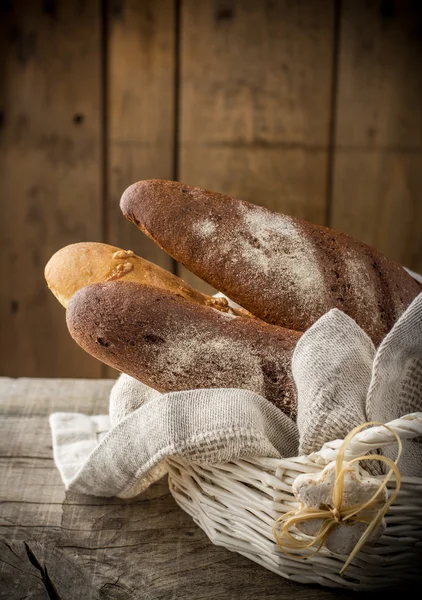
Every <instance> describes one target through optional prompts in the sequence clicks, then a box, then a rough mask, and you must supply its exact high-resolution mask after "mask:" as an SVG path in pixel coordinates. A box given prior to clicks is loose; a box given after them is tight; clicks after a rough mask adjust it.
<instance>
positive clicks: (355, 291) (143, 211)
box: [121, 180, 422, 344]
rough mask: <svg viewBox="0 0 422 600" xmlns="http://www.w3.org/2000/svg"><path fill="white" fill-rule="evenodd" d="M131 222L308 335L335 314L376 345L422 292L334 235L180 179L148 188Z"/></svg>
mask: <svg viewBox="0 0 422 600" xmlns="http://www.w3.org/2000/svg"><path fill="white" fill-rule="evenodd" d="M121 209H122V211H123V213H124V215H125V216H126V217H127V218H128V219H129V220H130V221H132V222H133V223H135V224H136V225H137V226H138V227H139V228H140V229H141V230H142V231H143V232H144V233H145V234H146V235H148V236H149V237H150V238H151V239H153V240H154V241H155V242H156V243H157V244H158V245H159V246H160V247H161V248H163V249H164V250H165V251H166V252H167V253H168V254H170V255H171V256H173V257H174V258H175V259H176V260H178V261H179V262H181V263H182V264H183V265H185V266H186V267H187V268H188V269H189V270H190V271H192V272H193V273H195V274H196V275H198V276H199V277H201V278H202V279H203V280H205V281H207V282H208V283H210V284H211V285H213V286H214V287H216V288H217V289H218V290H220V291H221V292H223V293H224V294H226V295H227V296H228V297H229V298H231V299H232V300H234V301H235V302H237V303H238V304H240V305H241V306H243V307H244V308H246V309H247V310H248V311H250V312H251V313H252V314H254V315H256V316H258V317H260V318H261V319H263V320H264V321H267V322H268V323H272V324H274V325H279V326H282V327H287V328H289V329H294V330H297V331H305V330H306V329H308V327H310V326H311V325H312V324H313V323H315V321H316V320H317V319H318V318H319V317H320V316H321V315H323V314H324V313H325V312H327V311H328V310H330V309H331V308H334V307H336V308H338V309H340V310H342V311H344V312H345V313H346V314H348V315H349V316H350V317H352V318H353V319H354V320H355V321H356V322H357V323H358V324H359V325H360V326H361V327H362V329H363V330H364V331H366V333H367V334H368V335H369V336H370V337H371V339H372V340H373V341H374V343H375V344H378V343H379V342H380V341H381V339H382V338H383V337H384V336H385V334H386V333H387V332H388V331H389V330H390V329H391V327H392V325H393V324H394V322H395V321H396V320H397V318H398V317H399V316H400V315H401V314H402V313H403V312H404V310H405V309H406V308H407V306H408V305H409V304H410V302H411V301H412V300H413V299H414V298H415V296H417V295H418V294H419V293H420V292H421V291H422V287H421V285H420V284H419V283H417V282H416V281H415V280H414V279H413V278H412V277H411V276H410V275H409V274H408V273H406V271H405V270H404V269H403V268H402V267H401V266H400V265H399V264H397V263H395V262H394V261H392V260H389V259H387V258H386V257H385V256H383V255H382V254H380V253H379V252H377V251H376V250H374V249H373V248H371V247H369V246H367V245H365V244H363V243H361V242H358V241H357V240H354V239H353V238H351V237H349V236H347V235H345V234H343V233H339V232H336V231H333V230H331V229H328V228H326V227H321V226H318V225H312V224H310V223H307V222H306V221H302V220H300V219H296V218H293V217H288V216H284V215H281V214H277V213H274V212H271V211H269V210H267V209H265V208H262V207H260V206H256V205H253V204H250V203H248V202H244V201H242V200H239V199H237V198H231V197H229V196H225V195H223V194H219V193H215V192H210V191H206V190H203V189H200V188H197V187H191V186H188V185H184V184H181V183H176V182H173V181H162V180H150V181H140V182H138V183H135V184H134V185H132V186H131V187H129V188H128V189H127V190H126V192H125V193H124V194H123V197H122V199H121Z"/></svg>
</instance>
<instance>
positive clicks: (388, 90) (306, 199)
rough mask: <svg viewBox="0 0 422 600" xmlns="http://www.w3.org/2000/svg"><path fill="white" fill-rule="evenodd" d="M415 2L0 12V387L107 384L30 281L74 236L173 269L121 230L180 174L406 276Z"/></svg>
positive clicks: (113, 2)
mask: <svg viewBox="0 0 422 600" xmlns="http://www.w3.org/2000/svg"><path fill="white" fill-rule="evenodd" d="M421 32H422V5H421V4H420V3H417V2H413V1H412V0H396V1H395V0H374V1H372V2H366V1H364V0H342V1H341V2H340V1H336V0H321V1H320V2H313V1H312V0H298V2H289V1H288V0H273V1H271V2H270V1H268V2H261V3H259V2H255V1H253V0H201V2H197V1H195V0H142V1H141V0H139V1H137V0H110V1H109V2H107V1H103V2H99V1H98V0H96V1H95V2H94V0H85V1H84V2H80V1H77V0H74V1H73V2H72V1H69V2H66V1H65V0H57V1H48V2H47V1H41V0H40V1H37V2H33V3H32V2H31V3H25V2H23V0H21V1H15V0H9V1H7V2H2V3H1V4H0V202H1V219H0V227H1V231H0V246H1V247H0V250H1V251H0V269H1V273H2V284H1V286H0V331H1V342H2V343H1V344H0V374H3V375H9V376H58V377H98V376H100V375H103V376H106V375H112V371H111V370H108V369H106V368H105V367H103V366H102V365H100V364H99V363H98V362H97V361H95V360H94V359H92V358H90V357H89V356H88V355H86V354H85V353H84V352H83V351H82V350H80V349H79V348H78V347H77V346H76V344H75V343H74V342H73V341H72V340H71V338H70V336H69V335H68V332H67V330H66V326H65V321H64V313H63V310H62V308H61V307H60V306H59V305H58V303H57V302H56V301H55V299H54V298H53V296H52V295H51V294H50V293H49V292H48V290H47V288H46V286H45V283H44V280H43V268H44V265H45V263H46V262H47V260H48V258H49V257H50V256H51V255H52V254H53V252H55V251H56V250H57V249H59V248H60V247H62V246H64V245H66V244H69V243H71V242H76V241H82V240H93V241H106V242H109V243H113V244H116V245H118V246H122V247H125V248H131V249H133V250H134V251H136V252H137V253H139V254H141V255H142V256H144V257H145V258H147V259H149V260H152V261H153V262H156V263H158V264H160V265H162V266H164V267H166V268H168V269H170V270H173V271H174V272H177V273H179V274H181V275H182V276H183V277H185V278H186V279H187V280H189V281H190V282H191V283H194V284H195V285H197V286H198V287H201V289H207V287H206V286H205V284H202V283H201V282H199V281H198V280H197V279H196V278H195V277H194V276H192V275H191V274H190V273H188V272H187V271H186V270H185V269H183V270H182V269H180V268H179V267H178V266H177V265H175V264H174V261H172V260H171V259H169V257H167V256H166V255H165V254H164V253H162V252H161V251H159V250H158V249H157V248H156V247H155V246H154V244H152V243H150V242H149V240H147V239H146V238H145V237H144V236H143V235H142V234H140V233H139V232H138V231H137V230H136V229H135V228H134V227H133V226H132V225H130V224H129V223H127V222H126V221H125V220H124V219H123V217H122V216H121V215H120V212H119V208H118V200H119V197H120V195H121V193H122V192H123V190H124V189H125V188H126V187H127V186H128V185H129V184H130V183H132V182H133V181H136V180H139V179H145V178H154V177H157V178H166V179H178V180H181V181H185V182H186V183H190V184H195V185H200V186H203V187H207V188H210V189H214V190H218V191H223V192H226V193H229V194H233V195H237V196H239V197H243V198H245V199H247V200H250V201H252V202H256V203H259V204H263V205H265V206H268V207H269V208H272V209H274V210H278V211H281V212H285V213H287V214H292V215H296V216H299V217H302V218H305V219H307V220H310V221H313V222H316V223H322V224H326V225H329V226H332V227H335V228H337V229H340V230H343V231H346V232H348V233H350V234H351V235H353V236H355V237H357V238H359V239H362V240H363V241H365V242H367V243H369V244H371V245H373V246H375V247H377V248H378V249H380V250H381V251H382V252H384V253H385V254H387V255H388V256H390V257H391V258H394V259H396V260H398V261H400V262H401V263H403V264H405V265H406V266H408V267H410V268H413V269H415V270H419V271H422V236H421V235H420V229H421V224H422V199H421V198H422V100H421V99H422V69H421V68H420V65H421V64H422V60H421V59H422V33H421Z"/></svg>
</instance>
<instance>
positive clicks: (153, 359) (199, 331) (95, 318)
mask: <svg viewBox="0 0 422 600" xmlns="http://www.w3.org/2000/svg"><path fill="white" fill-rule="evenodd" d="M66 320H67V326H68V328H69V331H70V334H71V335H72V337H73V339H74V340H75V341H76V342H77V343H78V344H79V345H80V346H81V347H82V348H83V349H84V350H86V351H87V352H88V353H89V354H91V355H92V356H95V357H96V358H98V359H99V360H101V361H102V362H104V363H105V364H107V365H110V366H111V367H114V368H116V369H118V370H120V371H123V372H124V373H127V374H128V375H131V376H132V377H135V378H136V379H138V380H140V381H142V382H144V383H146V384H147V385H149V386H151V387H153V388H155V389H156V390H159V391H161V392H171V391H177V390H185V389H192V388H216V387H223V388H230V387H234V388H244V389H248V390H252V391H254V392H257V393H259V394H261V395H262V396H264V397H266V398H267V399H268V400H270V401H271V402H272V403H273V404H275V405H276V406H278V407H279V408H281V409H282V410H283V411H284V412H285V413H286V414H287V415H289V416H292V417H295V415H296V404H297V403H296V390H295V385H294V382H293V380H292V375H291V356H292V352H293V349H294V347H295V345H296V343H297V341H298V339H299V337H300V334H299V333H297V332H294V331H289V330H287V329H283V328H281V327H275V326H273V325H268V324H267V323H263V322H261V321H258V320H256V319H250V318H245V317H236V316H234V315H230V314H227V313H222V312H219V311H217V310H215V309H213V308H210V307H206V306H201V305H199V304H196V303H193V302H191V301H189V300H186V299H184V298H181V297H180V296H176V294H174V293H172V292H169V291H167V290H161V289H158V288H154V287H150V286H146V285H142V284H138V283H134V282H120V283H119V282H115V281H111V282H107V283H97V284H93V285H89V286H87V287H84V288H82V289H81V290H79V291H78V292H76V294H75V295H74V296H73V297H72V298H71V300H70V302H69V304H68V307H67V311H66Z"/></svg>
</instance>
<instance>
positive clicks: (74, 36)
mask: <svg viewBox="0 0 422 600" xmlns="http://www.w3.org/2000/svg"><path fill="white" fill-rule="evenodd" d="M99 6H100V5H99V3H98V2H94V1H91V0H88V1H86V2H57V3H56V2H30V3H28V2H22V1H20V2H2V3H1V8H0V46H1V47H0V71H1V85H0V111H1V124H0V128H1V131H0V199H1V219H0V222H1V225H0V227H1V231H0V244H1V246H0V271H1V273H2V285H1V288H0V328H1V332H2V344H1V348H0V373H1V374H7V375H12V376H13V375H28V376H31V375H36V376H42V375H49V376H51V375H55V374H56V375H59V374H60V375H61V376H64V377H66V376H72V375H75V374H76V373H78V374H79V376H82V377H84V376H86V377H95V376H99V375H100V373H101V368H102V367H101V365H100V363H98V362H97V361H95V360H94V359H92V358H91V357H90V356H88V355H87V354H86V353H84V352H83V351H82V350H81V349H80V348H78V346H77V345H76V344H75V343H74V342H73V340H72V339H71V338H70V336H69V334H68V332H67V329H66V324H65V319H64V311H63V309H62V307H61V306H60V305H59V304H58V303H57V301H56V300H55V299H54V297H53V296H52V294H51V293H50V292H49V291H48V289H47V286H46V285H45V283H44V279H43V269H44V265H45V263H46V262H47V260H48V259H49V258H50V256H51V255H52V254H53V253H54V252H55V251H56V250H58V249H59V248H60V247H61V246H64V245H66V244H69V243H72V242H76V241H82V240H88V239H90V240H96V241H99V240H101V236H102V232H101V174H100V165H101V146H100V141H101V111H100V106H101V102H100V89H101V85H100V61H99V51H100V10H99Z"/></svg>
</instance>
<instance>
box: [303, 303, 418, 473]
mask: <svg viewBox="0 0 422 600" xmlns="http://www.w3.org/2000/svg"><path fill="white" fill-rule="evenodd" d="M292 372H293V377H294V380H295V383H296V386H297V391H298V420H297V424H298V428H299V436H300V442H299V452H300V454H310V453H312V452H314V451H317V450H319V449H320V448H321V446H322V444H323V443H325V442H327V441H330V440H335V439H338V438H340V439H341V438H344V436H345V435H346V434H347V433H348V432H349V431H351V430H352V429H353V428H354V427H356V426H357V425H360V424H361V423H365V422H368V421H378V422H381V423H387V422H388V421H392V420H394V419H397V418H399V417H402V416H404V415H406V414H409V413H415V412H421V411H422V294H419V295H418V296H417V297H416V298H415V299H414V300H413V302H412V304H411V305H410V306H409V307H408V308H407V310H406V311H405V312H404V313H403V315H402V316H401V317H400V319H398V321H397V322H396V323H395V325H394V326H393V328H392V329H391V331H390V332H389V333H388V334H387V336H386V337H385V338H384V340H383V341H382V342H381V344H380V346H379V348H378V349H377V350H376V349H375V347H374V345H373V344H372V342H371V340H370V339H369V337H368V336H367V335H366V333H365V332H364V331H363V330H362V329H361V328H360V327H359V326H358V325H357V324H356V322H355V321H354V320H353V319H351V318H350V317H348V316H347V315H346V314H344V313H342V312H341V311H339V310H337V309H333V310H331V311H330V312H328V313H327V314H325V315H324V316H322V317H321V318H320V319H319V320H318V321H317V322H316V323H315V324H314V325H313V326H312V327H311V328H310V329H309V330H308V331H307V332H305V333H304V334H303V336H302V337H301V339H300V340H299V342H298V344H297V346H296V348H295V351H294V354H293V360H292ZM383 452H384V453H385V455H386V456H389V457H390V458H393V459H395V458H396V456H397V444H394V445H391V446H389V447H388V448H386V449H384V450H383ZM398 466H399V468H400V471H401V473H402V475H408V476H415V477H422V443H421V440H419V439H417V440H406V441H405V442H403V453H402V456H401V459H400V461H399V463H398ZM385 468H386V467H385V466H383V469H385Z"/></svg>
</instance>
